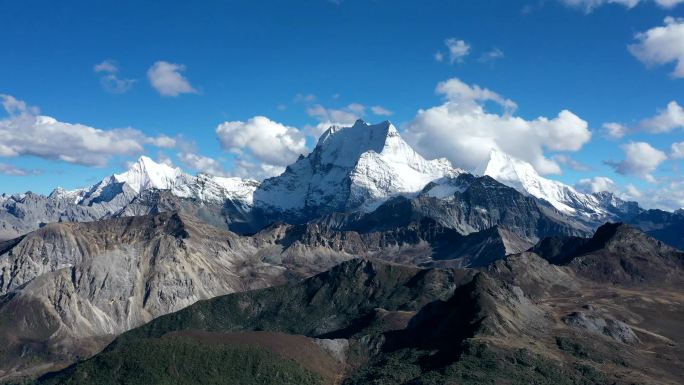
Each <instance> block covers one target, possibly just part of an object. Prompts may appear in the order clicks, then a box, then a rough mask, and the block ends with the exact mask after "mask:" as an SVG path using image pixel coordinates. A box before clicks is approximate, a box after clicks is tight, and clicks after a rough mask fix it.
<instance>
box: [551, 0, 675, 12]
mask: <svg viewBox="0 0 684 385" xmlns="http://www.w3.org/2000/svg"><path fill="white" fill-rule="evenodd" d="M560 1H561V2H563V3H564V4H565V5H567V6H570V7H574V8H580V9H583V10H584V11H585V12H587V13H589V12H591V11H593V10H594V9H595V8H598V7H600V6H603V5H607V4H619V5H622V6H625V7H627V8H630V9H631V8H634V7H636V6H637V5H638V4H639V3H643V2H647V1H649V0H560ZM682 2H684V0H653V3H655V4H656V5H658V6H659V7H661V8H666V9H670V8H673V7H675V6H676V5H678V4H680V3H682Z"/></svg>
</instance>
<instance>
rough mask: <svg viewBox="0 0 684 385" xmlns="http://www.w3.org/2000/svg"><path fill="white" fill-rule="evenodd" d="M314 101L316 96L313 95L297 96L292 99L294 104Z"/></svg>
mask: <svg viewBox="0 0 684 385" xmlns="http://www.w3.org/2000/svg"><path fill="white" fill-rule="evenodd" d="M315 100H316V95H314V94H297V95H295V97H294V101H295V102H296V103H302V102H303V103H311V102H313V101H315Z"/></svg>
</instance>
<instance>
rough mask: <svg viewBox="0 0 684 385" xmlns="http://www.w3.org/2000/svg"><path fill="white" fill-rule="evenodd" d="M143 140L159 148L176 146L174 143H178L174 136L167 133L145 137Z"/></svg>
mask: <svg viewBox="0 0 684 385" xmlns="http://www.w3.org/2000/svg"><path fill="white" fill-rule="evenodd" d="M145 142H146V143H148V144H151V145H153V146H156V147H161V148H173V147H176V144H177V143H178V141H177V140H176V139H175V138H172V137H170V136H167V135H159V136H157V137H153V138H147V139H146V140H145Z"/></svg>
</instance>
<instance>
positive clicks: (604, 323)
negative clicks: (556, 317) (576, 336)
mask: <svg viewBox="0 0 684 385" xmlns="http://www.w3.org/2000/svg"><path fill="white" fill-rule="evenodd" d="M563 322H565V323H566V324H568V325H570V326H573V327H577V328H582V329H585V330H587V331H589V332H590V333H595V334H599V335H604V336H608V337H610V338H612V339H614V340H615V341H618V342H622V343H625V344H634V343H637V342H639V338H638V337H637V336H636V334H634V331H633V330H632V328H630V327H629V326H628V325H626V324H625V323H624V322H620V321H617V320H614V319H612V318H603V317H601V316H600V315H596V314H588V313H586V312H582V311H578V312H573V313H571V314H568V316H567V317H565V318H564V319H563Z"/></svg>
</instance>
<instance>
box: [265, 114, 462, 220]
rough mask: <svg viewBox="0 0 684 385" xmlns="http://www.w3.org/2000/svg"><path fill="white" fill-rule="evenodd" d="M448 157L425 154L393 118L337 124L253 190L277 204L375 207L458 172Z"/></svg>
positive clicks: (282, 207)
mask: <svg viewBox="0 0 684 385" xmlns="http://www.w3.org/2000/svg"><path fill="white" fill-rule="evenodd" d="M460 172H461V171H460V170H456V169H454V168H453V167H452V166H451V164H450V163H449V161H448V160H446V159H436V160H426V159H425V158H423V157H422V156H420V154H418V153H417V152H416V151H414V150H413V148H411V146H409V145H408V143H406V142H405V141H404V140H403V139H402V138H401V135H400V134H399V132H398V131H397V129H396V127H394V125H392V123H390V122H388V121H385V122H382V123H379V124H375V125H369V124H367V123H366V122H364V121H362V120H358V121H356V123H354V125H353V126H350V127H339V126H333V127H330V128H329V129H328V130H326V131H325V132H324V133H323V135H321V137H320V139H319V140H318V144H317V145H316V148H314V150H313V151H312V152H311V154H309V155H308V156H307V157H304V158H300V159H299V160H297V162H295V163H294V164H292V165H290V166H289V167H288V168H287V169H286V171H285V172H284V173H283V174H282V175H280V176H278V177H275V178H271V179H267V180H266V181H264V183H263V184H262V185H261V187H260V188H259V189H258V190H257V191H256V192H255V203H256V204H257V205H261V206H265V207H267V208H271V209H276V210H298V209H303V208H310V209H314V210H318V211H320V210H323V211H340V210H354V209H359V208H361V209H372V208H374V207H376V206H377V205H378V204H380V203H382V202H383V201H384V200H386V199H387V198H389V197H391V196H395V195H408V194H415V193H418V192H420V191H421V190H422V188H423V187H425V185H426V184H428V183H429V182H431V181H433V180H435V179H438V178H441V177H444V176H449V175H457V174H458V173H460Z"/></svg>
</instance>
